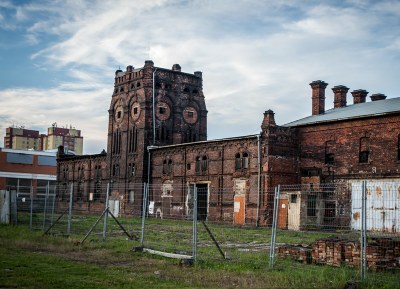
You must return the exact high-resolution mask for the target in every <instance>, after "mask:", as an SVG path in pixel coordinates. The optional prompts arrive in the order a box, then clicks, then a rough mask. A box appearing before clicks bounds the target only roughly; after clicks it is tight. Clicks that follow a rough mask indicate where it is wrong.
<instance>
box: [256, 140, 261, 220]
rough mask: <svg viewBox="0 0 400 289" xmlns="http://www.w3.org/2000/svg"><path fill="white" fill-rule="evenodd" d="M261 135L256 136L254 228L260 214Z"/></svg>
mask: <svg viewBox="0 0 400 289" xmlns="http://www.w3.org/2000/svg"><path fill="white" fill-rule="evenodd" d="M260 137H261V134H258V135H257V145H258V149H257V154H258V160H257V174H258V175H257V214H256V227H258V226H259V214H260V198H261V194H260V191H261V140H260Z"/></svg>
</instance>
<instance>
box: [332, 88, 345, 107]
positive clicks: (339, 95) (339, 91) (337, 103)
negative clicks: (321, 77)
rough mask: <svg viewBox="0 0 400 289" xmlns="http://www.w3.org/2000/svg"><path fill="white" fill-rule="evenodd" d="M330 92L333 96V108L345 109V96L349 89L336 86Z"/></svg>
mask: <svg viewBox="0 0 400 289" xmlns="http://www.w3.org/2000/svg"><path fill="white" fill-rule="evenodd" d="M332 91H333V94H334V102H333V104H334V108H340V107H345V106H346V104H347V100H346V97H347V95H346V94H347V92H348V91H349V88H348V87H346V86H344V85H337V86H335V87H333V88H332Z"/></svg>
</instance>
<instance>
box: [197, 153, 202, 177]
mask: <svg viewBox="0 0 400 289" xmlns="http://www.w3.org/2000/svg"><path fill="white" fill-rule="evenodd" d="M200 167H201V164H200V157H196V175H199V174H200Z"/></svg>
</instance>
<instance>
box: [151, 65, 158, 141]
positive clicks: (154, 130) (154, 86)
mask: <svg viewBox="0 0 400 289" xmlns="http://www.w3.org/2000/svg"><path fill="white" fill-rule="evenodd" d="M156 71H157V67H156V68H155V69H154V71H153V143H152V145H153V146H154V145H155V144H156V109H155V90H156V83H155V77H156Z"/></svg>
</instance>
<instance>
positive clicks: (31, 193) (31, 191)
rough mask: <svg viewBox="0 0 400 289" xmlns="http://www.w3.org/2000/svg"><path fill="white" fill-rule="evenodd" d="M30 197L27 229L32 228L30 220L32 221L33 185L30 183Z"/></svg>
mask: <svg viewBox="0 0 400 289" xmlns="http://www.w3.org/2000/svg"><path fill="white" fill-rule="evenodd" d="M30 198H31V209H30V216H29V230H32V225H33V224H32V222H33V220H32V219H33V186H32V183H31V190H30Z"/></svg>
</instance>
